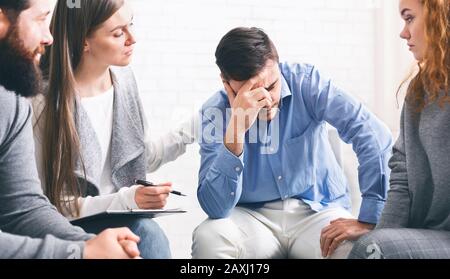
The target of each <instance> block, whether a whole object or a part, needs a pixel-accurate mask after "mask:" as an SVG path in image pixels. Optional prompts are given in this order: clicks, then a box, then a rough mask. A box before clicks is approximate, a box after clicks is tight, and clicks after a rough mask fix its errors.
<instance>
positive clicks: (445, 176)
mask: <svg viewBox="0 0 450 279" xmlns="http://www.w3.org/2000/svg"><path fill="white" fill-rule="evenodd" d="M389 166H390V167H391V169H392V173H391V178H390V184H391V188H390V191H389V195H388V199H387V202H386V205H385V207H384V211H383V214H382V217H381V220H380V222H379V224H378V226H377V228H417V229H433V230H446V231H450V104H448V103H447V104H445V106H444V107H443V108H441V107H439V105H438V104H432V105H429V106H427V107H426V108H425V110H424V111H422V112H421V113H417V112H415V111H414V109H412V108H411V107H410V106H409V105H405V106H404V108H403V112H402V118H401V131H400V137H399V139H398V141H397V143H396V145H395V146H394V152H393V157H392V159H391V160H390V164H389Z"/></svg>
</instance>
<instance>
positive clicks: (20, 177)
mask: <svg viewBox="0 0 450 279" xmlns="http://www.w3.org/2000/svg"><path fill="white" fill-rule="evenodd" d="M31 117H32V112H31V106H30V104H29V103H28V101H27V100H25V99H24V98H21V97H17V96H16V95H14V94H13V93H11V92H8V91H7V90H5V89H4V88H3V87H1V86H0V231H1V232H0V258H22V259H23V258H60V259H61V258H62V259H67V258H81V256H82V253H83V249H84V241H85V240H88V239H90V238H91V237H92V236H91V235H88V234H86V233H85V232H84V231H83V230H82V229H80V228H77V227H74V226H72V225H70V223H69V222H68V221H67V219H66V218H65V217H63V216H62V215H60V214H59V213H58V212H57V211H56V209H55V208H54V207H53V206H52V205H51V204H50V203H49V201H48V199H47V198H46V197H45V196H44V195H43V193H42V189H41V185H40V182H39V178H38V174H37V170H36V164H35V157H34V143H33V131H32V127H31Z"/></svg>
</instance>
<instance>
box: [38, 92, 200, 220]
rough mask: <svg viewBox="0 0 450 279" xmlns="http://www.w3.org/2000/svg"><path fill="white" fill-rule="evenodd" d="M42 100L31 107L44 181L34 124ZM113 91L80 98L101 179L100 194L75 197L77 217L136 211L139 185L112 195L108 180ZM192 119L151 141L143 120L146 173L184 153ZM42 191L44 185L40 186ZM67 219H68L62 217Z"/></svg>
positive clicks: (191, 134) (189, 140)
mask: <svg viewBox="0 0 450 279" xmlns="http://www.w3.org/2000/svg"><path fill="white" fill-rule="evenodd" d="M44 103H45V101H44V98H43V97H42V96H38V97H35V98H34V99H33V100H32V104H33V109H34V113H33V127H34V139H35V153H36V163H37V168H38V172H39V178H40V179H41V181H44V179H43V178H44V174H43V165H42V156H43V154H42V144H43V141H42V138H43V136H42V132H43V131H42V128H41V127H39V125H35V124H36V121H37V117H39V115H40V113H41V112H42V110H43V108H44ZM113 104H114V88H111V89H110V90H108V91H107V92H105V93H103V94H101V95H98V96H95V97H89V98H82V99H81V105H82V106H83V108H84V109H85V110H86V112H87V114H88V115H89V118H90V121H91V122H92V123H91V124H92V127H93V128H94V130H95V132H96V135H97V139H98V141H99V143H100V146H101V148H102V150H101V153H102V178H101V183H100V185H99V187H100V188H99V192H100V195H99V196H96V197H91V196H88V197H85V198H79V199H78V203H79V206H80V217H84V216H89V215H93V214H96V213H100V212H103V211H105V210H123V209H138V205H137V204H136V201H135V193H136V189H137V188H138V187H139V186H132V187H123V188H121V189H120V190H119V191H118V192H115V187H114V185H113V183H112V181H111V177H112V174H111V164H110V162H111V160H110V157H111V154H110V150H111V146H110V144H111V134H112V125H113ZM194 121H195V118H194V117H192V118H191V119H189V120H188V121H185V122H183V123H182V124H181V125H180V126H179V127H178V128H177V129H174V130H172V131H171V132H169V133H167V134H165V135H163V136H161V137H160V138H158V139H157V140H152V139H151V138H150V133H149V125H148V123H147V121H146V119H145V117H144V132H145V140H144V142H145V152H146V157H147V160H148V161H147V171H148V172H153V171H156V170H157V169H158V168H160V167H161V166H162V165H164V164H165V163H167V162H170V161H173V160H175V159H176V158H178V157H179V156H181V155H183V154H184V153H185V152H186V145H187V144H191V143H193V142H194V141H195V135H194V134H195V133H194V126H195V122H194ZM42 186H43V189H44V190H45V185H42ZM66 217H68V218H71V217H72V216H66Z"/></svg>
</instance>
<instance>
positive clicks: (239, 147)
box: [224, 124, 245, 157]
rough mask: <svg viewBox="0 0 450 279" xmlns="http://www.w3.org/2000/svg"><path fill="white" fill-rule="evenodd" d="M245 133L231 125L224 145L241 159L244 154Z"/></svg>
mask: <svg viewBox="0 0 450 279" xmlns="http://www.w3.org/2000/svg"><path fill="white" fill-rule="evenodd" d="M244 140H245V132H244V131H240V130H238V129H237V128H236V127H235V126H234V125H233V124H230V125H229V126H228V128H227V130H226V133H225V139H224V145H225V147H226V148H227V149H228V150H229V151H230V152H231V153H233V154H234V155H236V156H237V157H239V156H240V155H241V154H242V152H244Z"/></svg>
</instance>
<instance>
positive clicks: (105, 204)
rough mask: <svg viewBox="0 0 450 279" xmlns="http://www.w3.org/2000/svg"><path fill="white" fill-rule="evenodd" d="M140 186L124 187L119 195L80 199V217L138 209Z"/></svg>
mask: <svg viewBox="0 0 450 279" xmlns="http://www.w3.org/2000/svg"><path fill="white" fill-rule="evenodd" d="M137 187H138V186H133V187H124V188H122V189H120V190H119V192H117V193H113V194H109V195H102V196H96V197H86V198H79V199H78V203H79V205H80V217H85V216H90V215H94V214H97V213H101V212H104V211H106V210H127V209H137V208H138V206H137V204H136V201H135V194H136V189H137Z"/></svg>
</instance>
